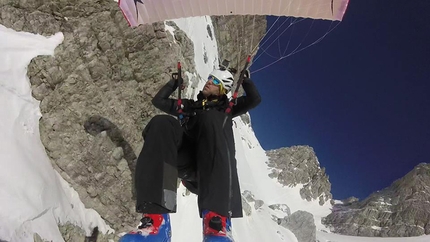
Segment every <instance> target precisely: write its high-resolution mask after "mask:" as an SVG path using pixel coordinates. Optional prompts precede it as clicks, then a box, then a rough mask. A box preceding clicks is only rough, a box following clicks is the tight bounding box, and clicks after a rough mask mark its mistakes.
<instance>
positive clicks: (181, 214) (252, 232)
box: [0, 17, 430, 242]
mask: <svg viewBox="0 0 430 242" xmlns="http://www.w3.org/2000/svg"><path fill="white" fill-rule="evenodd" d="M175 23H176V24H177V25H178V26H179V28H181V29H182V30H183V31H184V32H185V33H186V34H187V35H188V37H189V38H190V39H191V40H192V41H193V42H194V48H195V64H196V72H195V73H192V72H189V71H186V70H185V71H186V72H185V74H186V75H187V76H188V78H189V80H191V81H192V85H189V86H191V87H189V88H188V90H186V92H185V93H186V95H188V96H189V97H195V95H196V94H197V91H198V90H199V89H201V88H202V86H203V84H204V83H205V81H206V78H205V77H206V76H207V75H208V74H209V73H210V72H211V71H212V70H213V68H214V67H216V66H217V65H218V64H217V63H218V54H217V45H216V41H215V40H213V39H211V38H210V36H209V35H208V31H207V27H208V26H209V27H210V28H213V26H212V23H211V21H210V18H208V17H195V18H189V19H181V20H175ZM166 30H167V31H169V32H170V33H172V34H173V29H172V28H171V27H166ZM0 39H1V40H2V41H1V42H0V113H1V114H2V115H1V116H2V118H1V121H0V166H1V167H2V169H0V225H1V226H0V240H5V241H11V242H15V241H16V242H27V241H33V233H38V234H39V235H40V236H41V237H42V238H43V239H45V240H48V241H54V242H57V241H63V239H62V238H61V234H60V232H59V230H58V227H57V224H58V223H61V224H64V223H72V224H75V225H78V226H80V227H81V228H83V229H85V231H86V232H87V234H90V231H91V229H92V228H93V227H95V226H98V227H99V229H100V231H101V232H102V233H109V232H114V231H112V229H111V228H110V227H109V226H108V225H106V223H105V222H104V221H103V219H102V218H101V217H100V215H99V214H98V213H97V212H95V211H94V210H92V209H87V208H85V206H84V204H83V203H82V202H81V200H80V199H79V196H78V194H77V192H76V191H75V190H74V189H73V188H71V187H70V185H69V184H68V183H67V182H66V181H65V180H64V179H63V178H61V176H60V175H59V174H58V173H57V172H56V171H55V170H54V169H53V167H52V166H51V163H50V161H49V158H48V156H47V155H46V153H45V149H44V147H43V144H42V143H41V141H40V136H39V119H40V117H41V113H40V109H39V102H38V101H37V100H35V99H34V98H33V97H32V95H31V88H30V83H29V79H28V77H27V66H28V64H29V63H30V61H31V59H32V58H34V57H36V56H38V55H53V54H54V49H55V48H56V46H57V45H59V44H60V43H61V42H62V41H63V35H62V34H61V33H58V34H56V35H54V36H51V37H44V36H40V35H34V34H30V33H23V32H16V31H14V30H11V29H7V28H5V27H4V26H2V25H0ZM173 44H176V43H173ZM204 56H206V58H207V61H206V62H205V61H204V59H205V58H204ZM202 77H203V78H202ZM255 81H258V80H255ZM234 136H235V141H236V158H237V161H238V171H239V179H240V182H241V187H242V191H244V190H249V191H251V192H252V194H253V195H254V198H255V199H257V200H263V201H264V204H263V206H261V207H259V208H258V209H255V208H254V206H253V205H254V204H252V203H251V207H252V209H251V214H250V215H249V216H245V217H244V218H240V219H233V221H232V223H233V236H234V237H235V240H236V242H252V241H255V242H260V241H271V242H272V241H273V242H276V241H278V242H281V241H288V242H297V239H296V237H295V235H294V234H293V233H292V232H291V231H289V230H288V229H286V228H284V227H281V226H279V225H278V224H277V223H276V222H274V221H273V220H272V216H277V217H280V218H282V217H284V216H287V214H286V211H285V209H284V210H282V208H281V210H272V209H270V208H269V205H272V204H285V205H287V206H288V207H289V208H290V210H291V213H294V212H295V211H298V210H304V211H308V212H310V213H312V214H313V215H314V219H315V223H316V226H317V230H318V231H317V240H318V241H320V242H329V241H330V242H396V241H399V242H400V241H402V242H424V241H430V236H420V237H413V238H365V237H354V236H343V235H337V234H333V233H327V232H323V231H329V229H327V228H326V227H325V226H324V225H322V224H321V222H320V221H321V218H322V217H324V216H326V215H327V214H329V213H330V209H331V205H330V203H326V204H324V205H323V206H320V205H319V204H318V201H316V200H315V201H305V200H303V199H302V198H301V197H300V194H299V190H300V188H301V187H302V185H297V186H295V187H284V186H282V185H281V184H279V183H278V182H277V181H276V180H275V179H272V178H270V177H269V176H268V174H269V173H270V168H269V167H268V166H267V165H266V163H267V162H268V157H267V156H266V154H265V151H264V150H263V149H262V147H261V145H260V144H259V142H258V140H257V138H256V136H255V134H254V132H253V130H252V128H251V127H250V125H249V124H245V123H244V122H243V121H242V120H241V119H240V118H235V125H234ZM185 192H186V190H185V188H184V187H183V186H181V187H180V188H179V189H178V213H176V214H172V215H171V218H172V230H173V231H172V234H173V237H172V242H182V241H189V242H199V241H202V233H201V227H202V225H201V219H200V218H199V215H198V209H197V197H196V196H195V195H185ZM336 202H337V203H339V202H340V201H336ZM285 205H284V208H285ZM375 229H378V228H375Z"/></svg>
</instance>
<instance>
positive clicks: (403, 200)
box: [323, 164, 430, 237]
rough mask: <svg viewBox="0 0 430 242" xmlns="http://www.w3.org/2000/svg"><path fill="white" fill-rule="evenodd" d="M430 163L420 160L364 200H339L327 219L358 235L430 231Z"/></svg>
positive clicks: (405, 234) (339, 228) (334, 227)
mask: <svg viewBox="0 0 430 242" xmlns="http://www.w3.org/2000/svg"><path fill="white" fill-rule="evenodd" d="M429 184H430V164H420V165H418V166H416V167H415V168H414V170H412V171H411V172H409V173H408V174H407V175H406V176H404V177H403V178H401V179H399V180H397V181H395V182H394V183H393V184H392V185H391V186H390V187H388V188H386V189H384V190H381V191H378V192H376V193H373V194H371V195H370V196H369V197H368V198H366V199H365V200H363V201H361V202H360V201H358V200H356V199H349V200H348V201H347V202H344V203H341V204H336V205H335V206H334V207H333V212H332V213H331V214H330V215H329V216H327V217H326V218H325V219H324V220H323V223H324V224H326V225H328V226H330V228H331V230H332V231H333V232H336V233H340V234H345V235H354V236H371V237H373V236H381V237H410V236H419V235H423V234H430V203H429V201H430V185H429Z"/></svg>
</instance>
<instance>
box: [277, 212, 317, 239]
mask: <svg viewBox="0 0 430 242" xmlns="http://www.w3.org/2000/svg"><path fill="white" fill-rule="evenodd" d="M279 224H280V225H281V226H284V227H285V228H287V229H289V230H291V232H293V233H294V235H295V236H296V238H297V240H298V241H299V242H315V241H316V226H315V221H314V216H313V215H312V214H311V213H309V212H306V211H300V210H299V211H297V212H294V213H293V214H291V215H290V216H288V217H285V218H284V219H282V220H280V221H279Z"/></svg>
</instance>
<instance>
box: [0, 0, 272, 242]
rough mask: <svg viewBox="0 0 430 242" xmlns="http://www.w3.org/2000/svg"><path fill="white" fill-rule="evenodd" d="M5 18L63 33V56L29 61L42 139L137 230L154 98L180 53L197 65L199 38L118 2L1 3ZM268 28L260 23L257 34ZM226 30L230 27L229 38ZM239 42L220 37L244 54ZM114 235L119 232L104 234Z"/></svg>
mask: <svg viewBox="0 0 430 242" xmlns="http://www.w3.org/2000/svg"><path fill="white" fill-rule="evenodd" d="M262 19H264V18H262ZM216 21H223V17H218V18H217V19H216V20H215V22H216ZM235 21H236V22H237V21H240V22H241V23H242V22H243V20H242V19H240V20H235V18H234V17H230V18H228V20H226V22H228V24H225V26H229V25H234V22H235ZM264 23H265V22H264ZM0 24H2V25H4V26H6V27H9V28H12V29H14V30H17V31H26V32H31V33H38V34H42V35H45V36H49V35H52V34H54V33H56V32H63V34H64V42H63V43H62V44H61V45H60V46H59V47H58V48H57V49H56V51H55V56H54V58H52V57H37V58H35V59H34V60H33V61H32V62H31V64H30V65H29V68H28V76H29V77H30V82H31V86H32V94H33V96H34V97H35V98H36V99H38V100H39V101H41V104H40V107H41V112H42V114H43V117H42V119H41V120H40V133H41V134H40V135H41V139H42V142H43V144H44V146H45V148H46V152H47V154H48V156H49V157H50V159H51V161H52V165H53V167H54V169H56V170H57V171H58V172H59V173H60V174H61V176H62V177H63V178H64V179H65V180H66V181H68V182H69V183H70V184H71V186H72V187H73V188H74V189H75V190H76V191H77V192H78V194H79V196H80V198H81V200H82V201H83V203H84V204H85V206H86V207H88V208H93V209H95V210H96V211H97V212H98V213H99V214H100V215H101V216H102V217H103V218H104V219H105V220H106V222H107V223H108V224H109V225H110V226H111V227H112V228H113V229H115V230H116V231H117V232H125V231H128V230H130V229H131V228H132V227H134V226H135V225H136V224H137V221H138V220H139V219H140V215H139V214H137V213H135V210H134V199H133V177H134V175H133V172H134V164H135V162H136V154H138V152H140V149H141V146H142V144H143V140H142V136H141V132H142V130H143V128H144V126H145V124H146V123H147V122H148V121H149V119H150V118H151V117H153V116H154V115H155V114H157V112H158V111H157V110H156V109H155V108H154V107H153V105H152V104H151V102H150V101H151V99H152V97H153V96H154V95H155V93H156V91H158V89H159V88H160V87H161V86H162V85H164V84H165V82H166V81H167V80H168V79H169V78H170V75H171V73H172V72H174V71H175V69H174V68H175V67H176V62H177V61H181V63H182V67H183V69H184V70H186V71H188V72H191V73H193V72H195V69H194V66H195V63H194V49H193V48H194V47H193V43H192V42H191V41H190V40H189V39H188V37H187V36H186V35H185V34H184V33H183V32H182V31H181V30H179V29H178V28H177V26H176V25H175V24H174V23H173V22H167V24H168V25H170V27H172V28H174V29H175V31H174V36H173V35H172V34H170V33H169V31H166V30H165V25H164V23H155V24H152V25H145V26H140V27H138V28H134V29H133V28H130V27H129V26H128V25H127V22H126V21H125V20H124V17H123V15H122V13H121V12H120V10H119V8H118V6H117V3H116V2H114V1H111V0H100V1H86V0H74V1H65V0H58V1H42V0H34V1H24V0H23V1H14V0H10V1H9V0H6V1H1V2H0ZM264 29H265V25H262V26H260V27H259V32H257V33H255V36H256V38H261V31H264ZM235 30H238V29H237V28H235ZM226 31H227V30H224V29H223V30H220V32H222V33H223V35H224V36H225V34H226ZM239 31H240V30H239ZM247 31H248V32H241V33H240V36H241V37H242V38H243V39H245V40H246V39H250V38H251V37H250V36H251V35H252V34H253V33H251V32H250V31H252V29H248V30H247ZM208 32H210V33H213V30H211V29H208ZM235 35H237V33H235ZM259 35H260V36H259ZM215 36H217V34H215ZM215 36H213V37H215ZM226 41H227V42H226ZM229 41H232V40H231V39H223V40H219V41H218V43H219V44H220V45H221V46H224V47H226V48H224V49H223V50H227V49H228V50H229V51H232V52H234V49H231V48H227V47H228V46H230V43H229ZM244 44H245V45H248V44H247V43H246V42H245V41H244ZM226 53H227V52H226ZM244 57H245V55H244ZM185 78H186V76H185ZM185 81H186V82H187V81H188V80H185ZM62 232H63V234H64V238H65V239H66V240H67V241H77V240H82V237H83V235H82V234H80V233H82V231H81V230H79V229H77V228H76V227H74V226H72V225H62ZM78 238H79V239H78ZM108 239H115V235H109V236H106V237H101V238H99V240H98V241H107V240H108ZM36 241H37V237H36Z"/></svg>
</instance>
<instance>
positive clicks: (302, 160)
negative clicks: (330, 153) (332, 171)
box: [266, 146, 332, 205]
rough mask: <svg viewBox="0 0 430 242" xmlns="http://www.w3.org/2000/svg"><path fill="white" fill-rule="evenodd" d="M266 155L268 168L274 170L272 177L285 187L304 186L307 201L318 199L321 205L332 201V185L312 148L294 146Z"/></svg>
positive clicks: (269, 152) (270, 151)
mask: <svg viewBox="0 0 430 242" xmlns="http://www.w3.org/2000/svg"><path fill="white" fill-rule="evenodd" d="M266 154H267V156H268V157H269V163H268V166H269V167H271V168H272V173H271V174H270V176H271V177H272V178H276V179H277V180H278V182H279V183H281V184H283V185H284V186H295V185H297V184H303V185H304V186H303V188H302V189H300V195H301V197H302V198H303V199H306V200H307V201H311V200H313V199H318V200H319V204H320V205H323V204H324V203H325V202H327V201H329V200H331V199H332V195H331V193H330V189H331V183H330V181H329V179H328V176H327V174H326V173H325V169H324V168H321V167H320V165H319V162H318V158H317V157H316V155H315V152H314V150H313V149H312V148H311V147H309V146H292V147H289V148H280V149H276V150H269V151H267V152H266Z"/></svg>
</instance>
